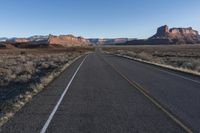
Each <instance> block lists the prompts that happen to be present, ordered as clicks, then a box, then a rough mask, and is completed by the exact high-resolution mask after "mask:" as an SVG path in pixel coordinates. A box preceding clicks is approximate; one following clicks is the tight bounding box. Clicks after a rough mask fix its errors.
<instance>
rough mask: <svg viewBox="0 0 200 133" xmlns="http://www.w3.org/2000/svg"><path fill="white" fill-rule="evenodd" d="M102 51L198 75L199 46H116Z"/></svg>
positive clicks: (199, 63) (199, 62) (199, 61)
mask: <svg viewBox="0 0 200 133" xmlns="http://www.w3.org/2000/svg"><path fill="white" fill-rule="evenodd" d="M103 50H104V51H108V52H110V53H114V54H122V55H128V56H131V57H133V58H136V59H142V60H144V61H149V62H153V63H158V64H163V65H169V66H172V67H174V68H181V69H184V70H189V71H193V72H194V73H200V45H190V46H188V45H164V46H163V45H161V46H160V45H156V46H150V45H146V46H145V45H144V46H118V47H104V48H103Z"/></svg>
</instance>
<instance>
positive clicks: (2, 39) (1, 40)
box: [0, 37, 8, 42]
mask: <svg viewBox="0 0 200 133" xmlns="http://www.w3.org/2000/svg"><path fill="white" fill-rule="evenodd" d="M7 39H8V38H6V37H1V38H0V42H5V41H6V40H7Z"/></svg>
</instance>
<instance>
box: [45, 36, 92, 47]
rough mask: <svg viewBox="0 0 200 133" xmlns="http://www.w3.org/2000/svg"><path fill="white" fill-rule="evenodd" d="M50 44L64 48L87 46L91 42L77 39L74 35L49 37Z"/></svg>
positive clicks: (81, 38) (80, 38)
mask: <svg viewBox="0 0 200 133" xmlns="http://www.w3.org/2000/svg"><path fill="white" fill-rule="evenodd" d="M48 44H58V45H62V46H86V45H89V44H90V42H89V41H88V40H87V39H85V38H83V37H75V36H73V35H60V36H54V35H49V38H48Z"/></svg>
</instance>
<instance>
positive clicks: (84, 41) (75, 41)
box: [0, 25, 200, 47]
mask: <svg viewBox="0 0 200 133" xmlns="http://www.w3.org/2000/svg"><path fill="white" fill-rule="evenodd" d="M0 43H1V46H4V45H5V44H13V45H15V46H16V47H37V46H47V45H54V46H58V45H59V46H63V47H64V46H87V45H112V44H121V45H144V44H150V45H156V44H200V35H199V33H198V31H196V30H193V29H192V27H188V28H171V29H169V27H168V26H167V25H164V26H161V27H159V28H158V29H157V32H156V34H155V35H153V36H151V37H149V38H148V39H133V38H103V39H101V38H89V39H88V38H83V37H80V36H79V37H76V36H74V35H59V36H55V35H51V34H50V35H47V36H40V35H35V36H31V37H28V38H5V37H3V38H0ZM3 44H4V45H3Z"/></svg>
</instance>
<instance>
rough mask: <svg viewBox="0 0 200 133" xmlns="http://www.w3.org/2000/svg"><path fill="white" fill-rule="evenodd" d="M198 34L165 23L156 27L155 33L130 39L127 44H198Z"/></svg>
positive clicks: (190, 28) (199, 41)
mask: <svg viewBox="0 0 200 133" xmlns="http://www.w3.org/2000/svg"><path fill="white" fill-rule="evenodd" d="M198 43H200V35H199V33H198V31H196V30H193V29H192V27H189V28H171V29H169V28H168V26H167V25H164V26H161V27H159V28H158V29H157V32H156V34H155V35H153V36H152V37H150V38H148V39H144V40H140V39H139V40H132V41H129V42H128V44H130V45H134V44H198Z"/></svg>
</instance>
